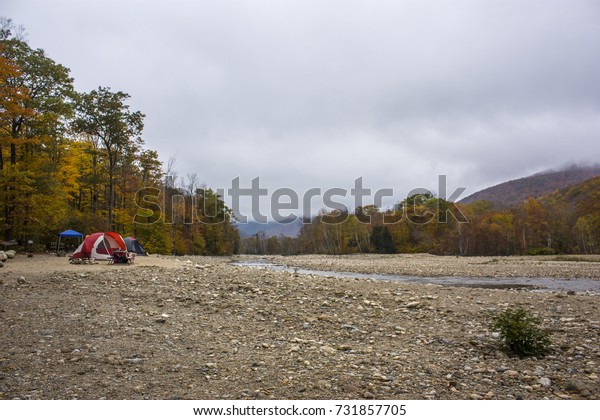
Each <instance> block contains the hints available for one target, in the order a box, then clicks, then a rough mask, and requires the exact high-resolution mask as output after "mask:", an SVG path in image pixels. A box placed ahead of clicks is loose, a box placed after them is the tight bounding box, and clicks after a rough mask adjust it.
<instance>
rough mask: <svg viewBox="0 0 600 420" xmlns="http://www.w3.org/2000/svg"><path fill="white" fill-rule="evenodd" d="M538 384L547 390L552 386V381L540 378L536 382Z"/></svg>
mask: <svg viewBox="0 0 600 420" xmlns="http://www.w3.org/2000/svg"><path fill="white" fill-rule="evenodd" d="M538 382H539V384H540V385H542V386H543V387H544V388H549V387H550V386H551V385H552V381H551V380H550V378H540V379H539V380H538Z"/></svg>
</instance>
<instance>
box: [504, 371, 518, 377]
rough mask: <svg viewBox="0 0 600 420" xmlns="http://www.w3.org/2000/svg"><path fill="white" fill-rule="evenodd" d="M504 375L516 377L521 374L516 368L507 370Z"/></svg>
mask: <svg viewBox="0 0 600 420" xmlns="http://www.w3.org/2000/svg"><path fill="white" fill-rule="evenodd" d="M503 375H506V376H511V377H515V376H519V372H517V371H516V370H505V371H504V373H503Z"/></svg>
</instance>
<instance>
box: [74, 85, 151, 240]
mask: <svg viewBox="0 0 600 420" xmlns="http://www.w3.org/2000/svg"><path fill="white" fill-rule="evenodd" d="M129 97H130V96H129V95H128V94H126V93H123V92H120V91H119V92H112V91H111V90H110V88H108V87H99V88H98V89H96V90H93V91H91V92H90V93H84V94H81V95H79V98H78V100H77V104H76V111H77V118H76V119H75V121H74V123H73V127H74V129H75V130H76V131H77V132H79V133H85V134H87V135H88V136H90V137H92V138H93V139H99V140H100V142H101V144H102V145H103V146H104V149H105V151H106V154H107V169H108V194H107V196H108V200H107V206H108V225H109V226H110V227H111V229H112V228H113V227H114V216H113V210H114V207H115V173H116V170H117V167H118V164H119V163H121V159H122V158H123V156H124V155H125V154H126V153H127V151H128V149H131V148H136V147H137V146H139V145H141V144H142V143H143V141H142V139H141V137H140V135H141V133H142V130H143V128H144V117H145V116H144V114H142V113H141V112H140V111H135V112H132V111H130V110H129V105H127V104H126V103H125V101H126V100H127V99H129Z"/></svg>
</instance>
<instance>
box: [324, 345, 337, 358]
mask: <svg viewBox="0 0 600 420" xmlns="http://www.w3.org/2000/svg"><path fill="white" fill-rule="evenodd" d="M321 352H323V353H325V354H328V355H330V356H331V355H333V354H336V353H337V350H336V349H334V348H333V347H330V346H322V347H321Z"/></svg>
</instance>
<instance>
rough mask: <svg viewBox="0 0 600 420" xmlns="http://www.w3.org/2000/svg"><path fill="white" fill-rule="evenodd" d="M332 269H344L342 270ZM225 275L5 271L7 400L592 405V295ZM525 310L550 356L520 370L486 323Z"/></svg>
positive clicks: (514, 264)
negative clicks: (548, 341)
mask: <svg viewBox="0 0 600 420" xmlns="http://www.w3.org/2000/svg"><path fill="white" fill-rule="evenodd" d="M386 258H387V259H388V261H387V262H386ZM390 258H391V259H393V258H395V257H378V256H374V257H371V256H367V257H359V258H331V257H312V256H311V257H292V258H289V259H287V258H286V259H283V258H282V259H281V260H279V259H278V261H283V262H285V263H286V264H288V265H301V264H299V261H300V259H302V262H303V264H304V266H305V267H306V266H309V264H310V261H312V260H314V261H317V263H316V264H318V265H319V266H318V267H316V266H314V268H321V269H322V268H323V267H324V266H323V264H325V265H327V267H328V268H329V269H341V270H343V271H357V272H359V271H363V272H365V271H369V270H372V269H374V268H376V267H383V268H382V269H378V272H390V271H388V268H386V267H388V266H390V265H392V266H395V265H394V264H396V265H397V266H400V264H399V263H396V262H392V261H390V260H389V259H390ZM418 258H419V257H415V259H418ZM421 258H423V259H425V260H426V261H427V263H426V264H421V265H420V266H419V267H418V268H419V269H420V270H422V272H419V271H418V272H410V273H408V272H407V273H405V274H409V275H419V274H422V275H426V274H427V275H431V273H432V272H433V271H435V270H449V271H448V272H447V273H444V274H445V275H448V274H449V273H450V271H457V270H458V267H459V265H460V262H461V261H462V264H463V268H462V269H463V271H462V272H458V271H457V273H458V274H457V275H464V273H466V272H470V271H471V270H472V269H473V267H472V266H475V267H478V268H481V267H484V269H486V270H487V269H489V267H492V266H494V265H497V266H498V270H497V271H493V272H501V273H508V272H513V271H515V272H516V271H517V270H520V272H519V273H518V274H519V276H527V275H529V273H532V274H538V273H539V272H538V271H535V272H532V271H529V270H534V269H537V268H532V267H535V266H536V264H534V263H533V262H532V261H539V260H528V259H522V260H518V259H514V260H512V259H511V260H510V264H508V263H506V264H505V263H504V262H502V261H503V259H497V264H496V262H489V263H486V261H493V259H491V258H488V259H480V260H470V259H462V258H458V259H456V258H454V260H455V261H457V262H456V263H454V264H450V259H448V258H445V257H431V256H427V257H425V256H423V257H421ZM338 260H339V261H351V263H348V264H346V263H344V264H345V265H343V266H342V265H339V266H337V265H336V264H341V263H339V262H337V261H338ZM378 260H380V261H379V264H378V263H377V262H378ZM454 260H453V261H454ZM230 261H231V260H230V259H228V258H224V259H221V258H201V257H190V258H189V259H188V258H187V257H183V258H179V259H174V258H160V257H148V258H145V259H144V258H138V259H137V261H136V263H135V264H133V265H131V266H115V265H107V264H105V263H102V264H96V265H79V266H73V265H68V263H66V259H59V258H56V257H41V256H35V257H34V258H31V259H27V258H25V257H22V256H17V258H15V259H14V260H10V261H9V262H8V264H7V265H6V266H5V267H4V268H3V269H2V271H0V281H1V284H0V398H2V399H71V398H78V399H104V398H106V399H179V398H183V399H244V398H260V399H263V398H264V399H345V398H352V399H363V398H364V399H370V398H376V399H516V398H519V399H521V398H522V399H598V398H599V397H600V382H599V378H598V377H599V376H600V307H599V305H598V303H599V297H598V296H597V295H595V294H591V293H576V294H567V293H564V292H542V293H540V292H534V291H528V290H495V289H479V288H464V287H444V286H433V285H418V284H406V283H397V282H385V281H372V280H366V279H339V278H325V277H319V276H314V275H299V274H294V273H286V272H273V271H270V270H265V269H258V268H251V267H239V266H238V267H236V266H231V265H230V264H229V262H230ZM436 261H438V262H436ZM473 261H476V262H478V263H481V264H471V263H472V262H473ZM519 261H520V262H519ZM541 262H542V264H540V268H539V269H540V270H542V271H543V270H550V269H551V270H554V271H553V272H555V273H557V275H556V276H555V277H563V276H565V277H566V278H570V277H581V276H582V274H583V273H587V272H589V273H590V274H593V273H596V272H597V270H598V268H597V267H598V264H597V263H593V262H590V263H587V262H572V263H571V262H565V264H566V267H567V268H561V267H563V266H562V265H561V263H560V262H558V261H557V262H556V264H558V265H555V264H553V262H552V261H549V263H551V264H546V262H545V261H541ZM349 264H352V266H350V265H349ZM361 264H362V265H361ZM430 264H433V265H430ZM587 264H590V267H588V266H587ZM547 265H550V266H552V267H551V268H547V267H546V266H547ZM571 265H572V266H573V268H572V269H571V270H570V271H569V269H568V267H570V266H571ZM361 267H362V269H360V268H361ZM519 267H520V268H519ZM577 267H580V268H579V269H581V270H583V271H581V272H579V271H577V269H578V268H577ZM416 268H417V265H415V269H416ZM393 270H395V268H394V269H393ZM432 270H433V271H432ZM586 270H590V271H586ZM558 273H560V274H558ZM569 273H571V274H569ZM567 274H569V275H568V276H567ZM449 275H451V274H449ZM478 275H481V274H478ZM490 275H493V274H490ZM503 275H505V274H503ZM518 306H519V307H524V308H526V309H529V310H531V311H532V312H534V313H535V314H537V315H538V316H539V317H540V318H541V319H542V320H543V326H544V327H546V328H548V329H549V330H550V331H551V332H552V342H553V345H552V352H551V354H550V355H548V356H546V357H544V358H539V359H536V358H524V359H520V358H516V357H509V356H507V355H506V354H504V353H503V352H502V351H500V343H499V340H498V338H496V337H494V336H493V335H492V334H491V333H490V331H489V325H490V319H489V318H490V316H491V315H492V314H495V313H499V312H500V311H502V310H504V309H506V308H515V307H518Z"/></svg>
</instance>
